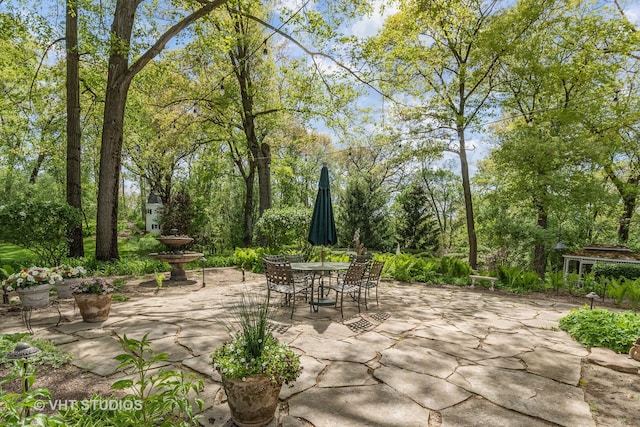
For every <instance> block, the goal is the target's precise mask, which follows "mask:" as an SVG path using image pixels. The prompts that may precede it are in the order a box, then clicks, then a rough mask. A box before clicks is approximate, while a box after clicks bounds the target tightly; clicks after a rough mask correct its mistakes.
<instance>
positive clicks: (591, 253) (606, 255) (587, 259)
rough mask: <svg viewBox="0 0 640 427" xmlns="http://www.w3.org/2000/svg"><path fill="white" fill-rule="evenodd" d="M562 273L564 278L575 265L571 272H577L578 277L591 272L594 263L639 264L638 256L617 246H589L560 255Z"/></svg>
mask: <svg viewBox="0 0 640 427" xmlns="http://www.w3.org/2000/svg"><path fill="white" fill-rule="evenodd" d="M562 258H563V265H562V271H563V273H564V277H565V278H566V277H567V275H568V274H569V270H570V268H571V267H572V266H573V265H576V264H577V265H576V268H575V269H572V271H577V273H578V276H579V277H582V274H583V273H588V272H589V271H591V267H592V266H593V264H596V263H608V264H640V254H638V253H635V252H631V250H630V249H629V248H627V247H625V246H617V245H589V246H586V247H584V248H583V249H581V250H577V251H572V252H567V253H566V254H562Z"/></svg>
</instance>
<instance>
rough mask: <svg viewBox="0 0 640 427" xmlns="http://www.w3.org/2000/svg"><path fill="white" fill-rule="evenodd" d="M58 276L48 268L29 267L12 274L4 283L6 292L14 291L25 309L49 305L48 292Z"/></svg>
mask: <svg viewBox="0 0 640 427" xmlns="http://www.w3.org/2000/svg"><path fill="white" fill-rule="evenodd" d="M59 279H60V276H59V275H58V274H57V273H56V272H55V271H53V270H51V269H50V268H45V267H29V268H23V269H22V270H20V271H18V272H16V273H13V274H12V275H10V276H9V277H8V278H7V279H6V280H5V281H4V286H6V288H7V290H8V291H12V290H15V291H16V292H17V294H18V296H19V297H20V301H21V302H22V307H23V308H25V309H33V308H43V307H46V306H47V305H49V291H50V290H51V285H53V284H54V283H56V281H57V280H59Z"/></svg>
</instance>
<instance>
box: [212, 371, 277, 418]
mask: <svg viewBox="0 0 640 427" xmlns="http://www.w3.org/2000/svg"><path fill="white" fill-rule="evenodd" d="M222 384H223V386H224V391H225V393H226V394H227V403H228V404H229V409H231V418H232V419H233V421H234V422H235V423H236V424H237V425H238V426H239V427H262V426H266V425H267V424H269V422H270V421H271V420H272V419H273V417H274V415H275V413H276V408H277V407H278V397H279V396H280V389H281V388H282V385H281V384H273V383H272V382H271V380H270V379H269V377H267V376H266V375H259V376H255V377H249V378H247V379H246V380H244V381H242V380H235V379H230V378H226V377H225V376H224V375H222Z"/></svg>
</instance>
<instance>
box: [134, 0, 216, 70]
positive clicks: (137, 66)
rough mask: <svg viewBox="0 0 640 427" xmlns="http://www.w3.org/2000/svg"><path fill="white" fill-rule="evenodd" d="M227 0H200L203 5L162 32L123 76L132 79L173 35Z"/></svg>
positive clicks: (161, 49) (162, 48)
mask: <svg viewBox="0 0 640 427" xmlns="http://www.w3.org/2000/svg"><path fill="white" fill-rule="evenodd" d="M227 1H228V0H213V1H205V0H198V3H200V4H202V7H201V8H200V9H198V10H196V11H195V12H193V13H192V14H190V15H187V16H186V17H184V18H183V19H182V21H179V22H178V23H176V24H175V25H173V26H172V27H171V28H169V29H168V30H167V31H166V32H165V33H164V34H162V35H161V36H160V37H159V38H158V40H156V42H155V43H154V45H153V46H151V47H150V48H149V49H148V50H147V51H146V52H145V53H143V54H142V56H140V58H138V59H137V60H136V61H135V62H134V63H133V64H132V65H131V67H129V71H128V72H127V74H126V75H125V76H123V78H124V79H126V80H129V81H130V80H132V79H133V78H134V77H135V75H136V74H138V73H139V72H140V71H142V69H143V68H144V67H145V66H146V65H147V64H148V63H149V62H150V61H151V60H152V59H153V58H155V57H156V56H158V54H159V53H160V52H162V51H163V50H164V48H165V47H166V45H167V43H169V41H170V40H171V39H172V38H173V37H175V36H176V35H177V34H178V33H180V32H181V31H182V30H184V29H185V28H187V27H188V26H189V25H191V24H193V23H194V22H195V21H197V20H198V19H200V18H202V17H203V16H205V15H207V14H209V13H210V12H212V11H213V10H215V9H217V8H218V7H220V6H222V5H223V4H225V3H226V2H227Z"/></svg>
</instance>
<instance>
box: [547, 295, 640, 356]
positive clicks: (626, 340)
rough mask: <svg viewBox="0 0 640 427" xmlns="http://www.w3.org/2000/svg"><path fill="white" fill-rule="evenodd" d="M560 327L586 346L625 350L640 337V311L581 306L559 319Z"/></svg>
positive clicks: (616, 350)
mask: <svg viewBox="0 0 640 427" xmlns="http://www.w3.org/2000/svg"><path fill="white" fill-rule="evenodd" d="M560 328H561V329H562V330H564V331H567V333H568V334H569V335H571V336H572V337H573V338H574V339H576V340H577V341H579V342H580V343H581V344H582V345H584V346H586V347H605V348H608V349H610V350H613V351H615V352H617V353H627V352H628V351H629V349H630V348H631V346H632V345H633V343H634V342H635V341H636V339H637V338H638V337H640V313H635V312H632V311H626V312H623V313H612V312H610V311H608V310H605V309H594V310H590V309H589V307H588V306H586V305H585V306H584V307H582V308H580V309H573V310H571V312H570V313H569V314H568V315H567V316H565V317H563V318H562V319H560Z"/></svg>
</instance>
